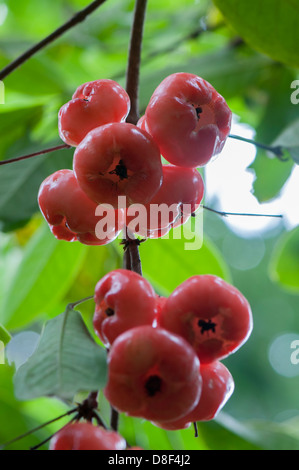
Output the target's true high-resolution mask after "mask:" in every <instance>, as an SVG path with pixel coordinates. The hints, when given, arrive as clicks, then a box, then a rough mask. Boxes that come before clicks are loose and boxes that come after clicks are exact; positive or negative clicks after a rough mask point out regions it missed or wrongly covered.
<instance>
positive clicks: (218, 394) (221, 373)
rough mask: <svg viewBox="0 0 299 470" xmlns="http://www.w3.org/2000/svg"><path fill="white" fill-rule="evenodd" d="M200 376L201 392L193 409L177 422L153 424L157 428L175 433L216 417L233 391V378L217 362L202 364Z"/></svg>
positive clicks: (223, 366) (222, 365)
mask: <svg viewBox="0 0 299 470" xmlns="http://www.w3.org/2000/svg"><path fill="white" fill-rule="evenodd" d="M200 374H201V377H202V392H201V396H200V399H199V401H198V403H197V405H196V406H195V408H193V410H192V411H191V412H190V413H188V414H187V415H186V416H183V418H181V419H179V420H175V421H170V422H167V423H155V424H156V425H157V426H159V427H161V428H163V429H167V430H169V431H175V430H178V429H186V428H188V427H189V426H190V425H191V423H195V422H197V421H211V420H212V419H214V418H215V417H216V416H217V415H218V413H219V412H220V411H221V409H222V408H223V407H224V405H225V404H226V402H227V401H228V400H229V398H230V397H231V395H232V393H233V391H234V387H235V384H234V380H233V377H232V375H231V373H230V371H229V370H228V369H227V368H226V367H225V365H224V364H222V363H221V362H218V361H215V362H211V363H209V364H202V365H201V366H200Z"/></svg>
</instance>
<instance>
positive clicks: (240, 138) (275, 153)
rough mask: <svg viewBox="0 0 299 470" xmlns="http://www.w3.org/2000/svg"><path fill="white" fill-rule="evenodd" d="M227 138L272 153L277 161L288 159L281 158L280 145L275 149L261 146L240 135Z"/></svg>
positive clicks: (269, 146)
mask: <svg viewBox="0 0 299 470" xmlns="http://www.w3.org/2000/svg"><path fill="white" fill-rule="evenodd" d="M229 137H230V138H231V139H235V140H240V141H241V142H247V143H248V144H252V145H255V146H256V147H258V148H260V149H263V150H266V151H267V152H271V153H274V155H275V156H276V157H277V158H278V159H279V160H281V161H282V162H283V161H287V160H288V158H285V157H284V156H283V154H284V151H283V147H282V146H281V145H278V146H276V147H272V146H271V145H265V144H261V143H259V142H255V141H254V140H252V139H247V138H245V137H241V136H240V135H234V134H230V135H229Z"/></svg>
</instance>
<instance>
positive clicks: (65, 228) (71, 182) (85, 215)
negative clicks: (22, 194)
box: [38, 170, 124, 245]
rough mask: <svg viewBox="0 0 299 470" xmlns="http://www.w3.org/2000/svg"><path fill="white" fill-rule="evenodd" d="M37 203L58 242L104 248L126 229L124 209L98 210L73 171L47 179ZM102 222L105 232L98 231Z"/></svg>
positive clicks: (99, 208) (60, 172) (59, 173)
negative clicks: (70, 242) (77, 242)
mask: <svg viewBox="0 0 299 470" xmlns="http://www.w3.org/2000/svg"><path fill="white" fill-rule="evenodd" d="M38 203H39V207H40V210H41V212H42V214H43V215H44V218H45V219H46V221H47V222H48V224H49V227H50V229H51V231H52V233H53V234H54V236H55V237H56V238H57V239H59V240H66V241H76V240H78V241H79V242H81V243H83V244H86V245H104V244H107V243H109V242H111V241H113V240H114V239H115V238H116V237H117V236H118V234H119V233H120V231H121V230H122V228H123V224H124V212H123V210H117V211H116V210H114V209H113V208H104V207H103V208H101V207H98V205H97V204H96V203H95V202H94V201H92V200H91V199H89V198H88V197H87V196H86V194H85V193H84V192H83V191H82V190H81V188H80V187H79V185H78V182H77V180H76V178H75V175H74V173H73V171H72V170H59V171H57V172H55V173H53V174H52V175H50V176H48V177H47V178H46V179H45V180H44V182H43V183H42V184H41V186H40V189H39V193H38ZM96 214H98V216H97V215H96ZM101 221H103V222H105V231H104V230H98V229H97V228H98V224H100V223H101ZM106 222H107V223H106Z"/></svg>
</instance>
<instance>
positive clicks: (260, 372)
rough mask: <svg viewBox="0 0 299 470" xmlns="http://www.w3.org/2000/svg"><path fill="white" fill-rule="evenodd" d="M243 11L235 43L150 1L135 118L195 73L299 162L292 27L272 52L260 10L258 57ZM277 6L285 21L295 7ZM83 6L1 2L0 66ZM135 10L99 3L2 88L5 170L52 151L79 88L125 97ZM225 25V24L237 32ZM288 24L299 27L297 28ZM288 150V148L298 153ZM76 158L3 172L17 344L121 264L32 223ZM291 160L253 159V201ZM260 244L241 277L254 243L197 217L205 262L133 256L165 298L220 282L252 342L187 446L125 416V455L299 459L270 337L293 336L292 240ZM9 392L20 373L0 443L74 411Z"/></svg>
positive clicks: (123, 0)
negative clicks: (170, 83)
mask: <svg viewBox="0 0 299 470" xmlns="http://www.w3.org/2000/svg"><path fill="white" fill-rule="evenodd" d="M229 3H234V4H235V3H236V2H235V1H234V2H233V0H231V1H230V2H221V1H220V0H219V1H217V2H216V4H217V5H219V6H221V7H222V6H223V8H221V9H223V13H224V14H226V12H227V8H226V7H225V8H224V6H225V4H229ZM241 3H242V4H243V7H244V3H246V6H245V7H244V8H245V14H244V15H242V21H240V23H239V24H238V28H237V30H238V35H237V33H236V32H235V31H234V30H233V29H232V28H231V27H230V26H228V25H227V23H226V18H225V17H223V16H222V15H221V14H220V12H219V11H218V10H217V9H216V7H215V5H214V4H213V3H212V2H211V1H210V0H202V1H200V2H194V0H184V1H182V0H151V1H150V2H149V5H148V12H147V17H146V25H145V32H144V43H143V55H142V67H141V77H140V78H141V81H140V110H141V113H143V112H144V109H145V107H146V105H147V102H148V100H149V98H150V96H151V94H152V92H153V91H154V88H155V87H156V86H157V85H158V84H159V82H160V81H161V80H162V79H163V78H165V77H166V76H167V75H168V74H170V73H173V72H178V71H185V72H191V73H195V74H197V75H200V76H202V77H203V78H205V79H206V80H208V81H210V82H211V83H212V84H213V85H214V86H215V88H217V90H218V91H219V92H220V93H221V94H223V96H224V97H225V98H226V100H227V102H228V104H229V106H230V107H231V109H232V111H233V112H234V114H235V116H236V117H237V118H238V119H239V122H240V123H245V124H248V125H250V126H252V128H253V129H254V131H255V135H256V139H257V140H259V141H261V142H263V143H264V144H269V145H271V144H273V143H274V142H277V145H278V144H283V145H286V146H288V148H289V153H290V155H289V156H291V158H293V159H294V161H296V158H297V151H296V148H297V147H298V132H297V130H296V129H297V127H298V122H297V123H296V117H297V114H298V113H297V108H296V106H294V105H292V103H291V102H290V94H291V90H290V85H291V82H292V81H293V80H295V79H296V78H297V77H298V70H297V68H296V67H297V66H298V63H297V57H298V55H297V54H296V56H295V59H296V60H293V58H294V55H293V54H291V53H290V54H289V55H288V56H287V57H286V61H284V60H283V61H282V62H278V60H282V58H284V56H282V55H281V54H283V52H281V51H282V50H285V48H286V47H288V45H289V43H290V41H291V38H292V37H294V34H295V32H294V29H293V28H291V27H290V28H289V34H288V35H286V36H285V44H280V46H281V47H280V49H279V50H277V48H276V46H275V43H273V41H272V39H271V38H273V36H274V33H275V27H274V26H273V25H274V19H275V17H273V14H274V13H275V8H274V9H272V10H273V11H272V13H271V18H270V19H271V22H269V21H270V20H269V21H268V14H269V13H270V11H271V8H263V9H262V10H261V11H260V12H259V15H260V16H259V24H261V25H263V26H264V25H265V24H267V25H268V29H269V30H271V33H273V34H272V35H270V36H268V39H269V41H268V42H269V43H271V47H270V48H269V47H266V44H265V47H264V48H263V49H262V53H261V52H258V50H260V47H259V46H260V42H258V41H259V38H258V35H256V37H255V38H254V40H253V41H252V40H251V36H252V35H250V36H248V34H247V31H248V28H250V21H251V20H252V18H253V19H254V18H255V17H254V13H256V11H255V10H253V9H252V8H249V4H248V2H244V1H243V2H240V4H241ZM255 3H256V2H255ZM260 3H261V2H259V4H260ZM276 3H279V2H276ZM281 3H283V5H280V6H281V9H282V10H283V9H284V7H285V8H286V9H288V8H290V7H291V6H292V5H293V4H294V2H290V1H287V2H286V1H285V2H280V4H281ZM267 4H268V2H267ZM86 5H87V1H86V0H28V1H26V2H23V1H21V0H2V1H1V2H0V67H1V66H3V67H4V66H5V65H6V64H7V63H9V62H10V61H11V60H13V59H15V58H16V57H17V56H18V55H19V54H21V53H22V52H24V50H26V49H27V48H29V47H30V46H32V45H33V44H34V43H35V42H37V41H39V40H40V39H42V38H43V37H44V36H46V35H48V34H49V33H51V32H52V31H53V30H54V29H56V28H57V27H58V26H60V25H61V24H62V23H63V22H65V21H67V20H68V19H69V18H70V17H71V16H72V15H73V14H74V13H75V12H76V11H78V10H79V9H80V8H83V7H85V6H86ZM133 8H134V1H133V0H107V2H106V3H105V4H104V5H103V6H102V7H101V8H99V9H98V10H97V11H96V12H95V13H94V14H93V15H92V16H90V17H89V18H88V19H87V20H86V21H85V22H83V23H82V24H79V25H77V26H76V27H75V28H73V29H72V30H70V31H69V32H67V33H66V34H65V35H64V36H62V37H61V38H60V39H59V40H57V41H55V42H53V43H52V44H51V45H50V46H48V47H47V48H45V49H43V50H42V51H40V52H39V53H38V54H37V55H36V56H34V57H33V58H32V59H30V60H29V61H28V62H26V63H25V64H24V65H22V66H21V67H20V68H18V69H17V70H15V71H14V72H13V73H12V74H10V75H9V76H8V77H7V78H6V79H5V101H6V102H5V104H4V105H0V129H1V139H0V159H8V158H13V157H15V156H18V155H23V154H27V153H31V152H34V151H37V150H41V149H43V148H47V147H51V146H53V145H56V144H59V143H60V141H59V135H58V129H57V113H58V110H59V108H60V106H61V105H62V104H64V103H65V102H66V101H68V100H69V99H70V98H71V96H72V94H73V92H74V90H75V89H76V88H77V86H79V85H80V84H81V83H83V82H86V81H91V80H95V79H99V78H112V79H115V80H117V81H118V82H119V83H120V84H121V85H123V86H124V85H125V72H126V61H127V55H128V42H129V37H130V27H131V22H132V12H133ZM249 10H250V15H247V11H249ZM276 13H277V11H276ZM230 16H231V15H228V19H229V20H230V21H232V22H233V24H235V20H234V18H231V17H230ZM247 16H248V17H247ZM273 18H274V19H273ZM291 20H292V25H293V21H295V18H291ZM283 21H285V24H282V22H283ZM289 21H290V18H289V17H288V16H287V15H286V14H282V16H281V17H280V21H279V25H280V30H281V31H282V30H284V31H285V30H286V29H287V28H288V27H289ZM248 25H249V26H248ZM275 25H276V24H275ZM292 25H291V26H292ZM243 31H244V37H243ZM296 33H298V29H297V25H296ZM292 34H293V36H292ZM279 37H280V36H279ZM244 39H245V40H246V43H245V42H244ZM247 41H248V43H247ZM281 41H282V39H281V37H280V42H281ZM294 44H295V43H294ZM255 48H256V49H255ZM296 48H297V42H296ZM276 52H277V53H276ZM290 52H291V51H290ZM284 62H287V64H288V65H285V64H284ZM296 125H297V127H296ZM281 139H283V140H281ZM290 149H295V151H294V152H295V153H293V155H292V152H291V150H290ZM72 153H73V151H72V150H63V151H59V152H54V153H52V154H49V155H47V156H39V157H36V158H34V159H32V160H27V161H23V162H19V163H15V164H12V165H7V166H3V167H1V170H0V228H1V230H2V233H1V234H0V253H1V256H0V281H1V282H0V285H1V287H0V324H3V326H4V327H6V328H7V329H8V330H9V332H10V334H11V335H12V336H13V337H14V336H16V335H17V334H18V333H19V332H22V331H24V330H26V331H35V332H37V333H40V332H41V331H42V328H43V325H44V322H45V321H46V320H49V319H51V318H56V317H57V316H58V315H59V314H61V312H63V311H64V310H65V308H66V305H67V304H68V303H69V302H75V301H77V300H79V299H81V298H84V297H85V296H90V295H92V294H93V290H94V286H95V284H96V282H97V281H98V280H99V279H100V277H101V276H103V275H104V274H105V273H106V272H108V271H110V270H111V269H114V268H117V267H121V266H122V247H121V246H120V245H119V240H118V241H116V242H114V243H113V244H111V245H107V246H105V247H99V248H97V247H86V246H80V245H78V244H76V243H75V244H68V243H66V242H58V241H57V240H56V239H54V237H52V235H51V233H50V232H49V230H48V227H47V226H46V224H45V222H44V221H43V219H42V217H41V215H40V214H39V211H38V205H37V192H38V188H39V185H40V184H41V183H42V181H43V179H44V178H45V177H46V176H48V175H49V174H50V173H53V172H54V171H56V170H58V169H61V168H71V166H72ZM295 157H296V158H295ZM240 158H242V155H240ZM291 158H290V159H289V160H288V161H287V162H281V161H279V160H278V159H273V158H269V155H268V154H267V153H266V152H264V151H258V152H257V155H256V158H255V160H254V162H253V163H252V164H251V167H250V168H251V171H253V172H254V174H255V182H254V188H253V190H254V194H255V196H256V198H257V199H258V200H259V201H268V200H271V199H273V198H274V197H276V196H277V195H278V194H279V193H280V190H281V188H282V185H283V184H284V183H285V182H286V181H287V179H288V178H289V176H290V174H291V171H292V169H293V167H294V162H293V160H292V159H291ZM236 197H238V195H236ZM219 198H221V194H219ZM207 202H209V201H207ZM244 209H245V208H244ZM280 237H281V238H280ZM261 238H262V241H263V244H264V247H265V249H264V252H263V254H262V255H261V256H260V257H259V262H258V263H257V264H256V265H255V266H254V267H252V266H251V267H250V265H249V267H247V268H246V262H245V261H244V263H243V265H242V267H241V265H239V266H236V263H235V262H233V261H232V259H230V258H229V256H228V250H227V247H228V246H230V247H232V248H233V252H234V253H236V251H234V250H236V249H237V247H238V246H239V245H238V244H240V243H243V245H242V246H243V247H244V251H245V252H246V250H247V247H249V246H250V247H251V250H252V251H251V253H253V255H254V254H255V250H256V249H257V250H258V244H257V245H255V244H254V243H255V240H250V238H245V239H244V238H242V237H240V236H238V235H236V234H234V233H233V232H232V231H231V229H230V228H229V226H228V225H227V224H226V223H225V220H223V219H221V218H219V216H217V215H216V214H212V213H206V212H205V213H204V244H203V247H202V249H201V250H198V251H186V250H184V246H183V241H182V240H172V239H170V240H148V241H147V242H146V243H144V244H142V245H141V247H140V253H141V259H142V263H143V271H144V275H145V277H146V278H148V279H149V280H150V281H151V282H152V283H153V285H154V286H155V288H156V290H157V292H159V293H163V294H165V295H168V294H169V293H170V292H171V290H172V289H174V288H175V287H176V286H177V285H178V284H179V283H180V282H182V281H183V280H185V279H187V278H188V277H190V276H192V275H194V274H200V273H213V274H216V275H218V276H221V277H223V278H225V279H227V280H228V281H229V282H232V283H233V284H234V285H236V287H238V288H239V289H240V290H241V291H242V292H243V293H244V295H245V296H246V297H247V298H248V300H249V301H250V304H251V306H252V310H253V316H254V331H253V334H252V336H251V338H250V340H249V341H248V343H246V345H245V346H244V347H243V348H242V349H241V350H240V351H238V353H237V354H235V355H233V356H231V357H229V358H227V359H226V360H225V364H226V365H227V367H228V368H229V369H230V370H231V372H232V375H233V377H234V379H235V383H236V388H235V392H234V394H233V396H232V397H231V399H230V400H229V402H228V403H227V405H226V407H225V410H224V412H223V413H222V414H220V416H219V418H218V419H216V420H215V421H213V422H210V423H200V425H199V437H198V438H194V434H193V430H192V429H188V430H186V431H180V432H165V431H162V430H160V429H158V428H156V427H154V426H153V425H151V424H150V423H147V422H143V421H141V420H138V419H131V418H128V417H125V416H121V421H120V430H121V432H122V433H123V434H124V436H125V437H126V438H127V439H128V441H129V442H130V443H131V444H132V445H134V444H137V445H139V446H142V447H144V448H146V449H204V450H208V449H216V450H217V449H298V433H299V425H298V416H299V405H298V387H299V371H298V372H296V373H294V376H292V377H286V376H284V375H283V374H279V373H278V372H277V371H276V370H275V368H274V367H273V363H271V362H270V360H269V354H268V353H269V348H270V346H271V344H272V343H273V341H274V339H275V338H277V337H279V336H280V335H282V334H283V333H285V332H290V333H294V334H296V332H298V330H299V316H298V296H297V295H298V285H299V281H298V279H299V272H298V266H299V242H298V230H297V229H295V230H294V231H293V232H290V233H289V232H288V231H287V228H286V227H285V225H284V223H283V222H282V223H281V224H280V225H278V226H277V227H276V228H275V229H274V230H272V231H269V232H266V233H263V234H261ZM250 243H251V245H250ZM255 247H257V248H255ZM248 249H249V248H248ZM258 256H259V255H258ZM240 257H241V258H242V251H241V252H240V255H239V258H238V259H240ZM78 310H79V311H80V312H81V314H82V316H83V318H84V320H85V324H86V325H87V327H88V329H89V331H90V333H91V334H92V336H93V337H94V333H93V332H92V328H91V321H92V313H93V305H92V303H86V304H82V305H80V306H78ZM0 328H1V331H2V326H0ZM1 331H0V333H1ZM3 331H5V330H4V329H3ZM94 340H95V341H98V340H97V339H96V338H95V337H94ZM285 347H286V348H287V347H288V345H286V346H285ZM297 367H298V366H297ZM294 368H295V369H296V366H295V365H294ZM13 380H14V364H8V363H6V364H5V365H1V364H0V423H1V425H0V444H1V442H6V441H7V440H9V439H13V438H14V437H16V436H17V435H20V434H23V433H25V432H27V431H28V430H30V429H33V428H35V427H36V426H39V425H40V424H42V423H44V422H46V421H48V420H51V419H53V418H55V417H56V416H59V415H60V414H63V413H64V412H66V411H67V410H68V409H69V407H70V406H71V404H70V403H69V401H67V400H64V401H62V400H59V399H57V398H46V397H44V398H37V399H31V400H27V401H20V400H17V399H16V397H15V391H14V387H13ZM76 398H77V399H79V398H80V396H78V397H76ZM100 408H101V412H102V413H103V416H104V418H105V419H107V420H108V419H109V409H108V405H107V403H106V402H105V400H104V398H103V397H100ZM65 422H66V418H64V419H62V420H61V421H58V422H55V423H52V424H50V425H48V426H47V427H46V428H43V429H39V430H38V431H36V432H34V433H33V434H31V435H30V436H28V437H26V438H24V439H22V440H21V441H18V442H15V443H14V444H12V445H11V446H9V447H8V448H12V449H28V448H30V447H32V446H34V445H37V444H38V443H39V442H41V441H43V440H44V439H46V438H47V437H48V436H49V435H51V433H53V432H55V430H57V429H59V427H60V426H62V425H63V424H64V423H65ZM42 448H44V449H45V448H47V444H45V445H44V446H43V447H42Z"/></svg>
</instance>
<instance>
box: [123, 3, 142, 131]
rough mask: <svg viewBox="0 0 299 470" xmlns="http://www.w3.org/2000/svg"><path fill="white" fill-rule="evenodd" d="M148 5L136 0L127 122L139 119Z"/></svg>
mask: <svg viewBox="0 0 299 470" xmlns="http://www.w3.org/2000/svg"><path fill="white" fill-rule="evenodd" d="M146 6H147V0H136V3H135V11H134V20H133V25H132V31H131V39H130V47H129V58H128V67H127V74H126V91H127V93H128V95H129V97H130V100H131V110H130V113H129V115H128V117H127V122H130V123H132V124H136V123H137V121H138V119H139V98H138V95H139V75H140V63H141V50H142V38H143V28H144V21H145V14H146Z"/></svg>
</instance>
